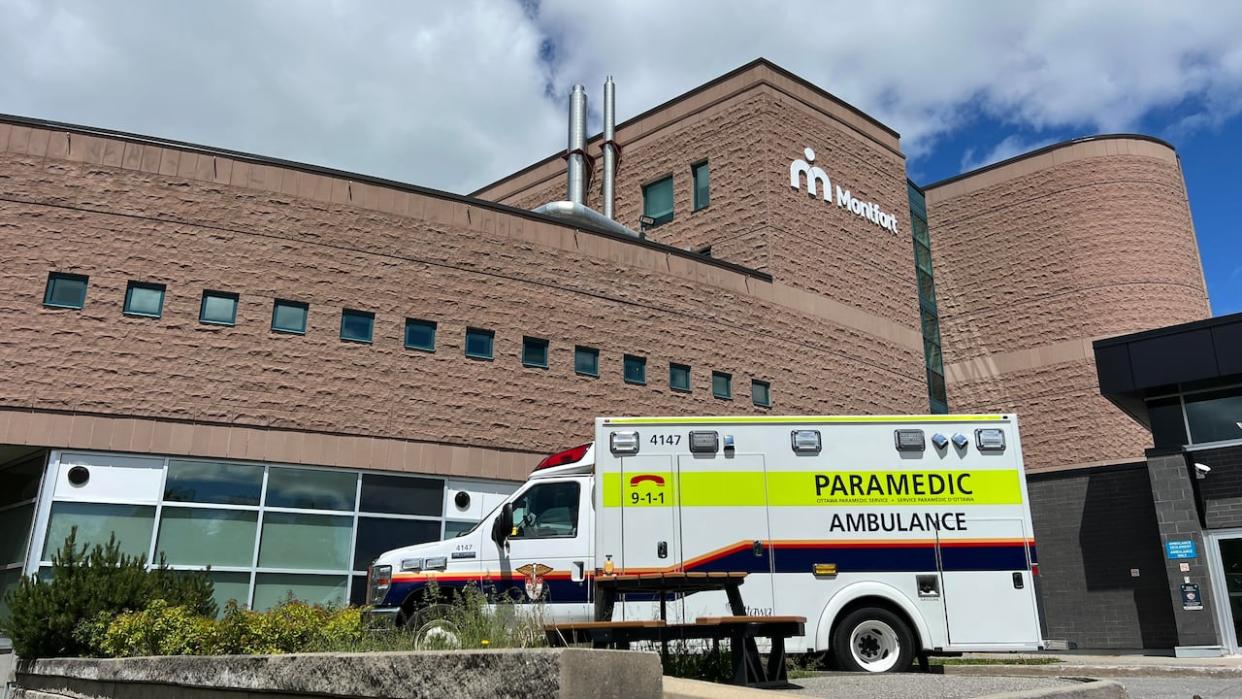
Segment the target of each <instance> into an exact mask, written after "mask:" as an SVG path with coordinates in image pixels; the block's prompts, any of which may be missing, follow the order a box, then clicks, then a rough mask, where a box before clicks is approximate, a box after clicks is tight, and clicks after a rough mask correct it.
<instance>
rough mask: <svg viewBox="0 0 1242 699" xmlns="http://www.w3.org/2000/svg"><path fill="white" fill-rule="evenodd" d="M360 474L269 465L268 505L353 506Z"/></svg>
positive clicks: (324, 507) (341, 508)
mask: <svg viewBox="0 0 1242 699" xmlns="http://www.w3.org/2000/svg"><path fill="white" fill-rule="evenodd" d="M357 487H358V475H357V474H356V473H350V472H349V471H320V470H313V469H300V468H277V467H273V468H270V469H268V472H267V500H266V505H267V506H268V507H293V508H297V509H299V510H352V509H354V499H355V497H356V496H357Z"/></svg>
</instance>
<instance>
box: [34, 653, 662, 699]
mask: <svg viewBox="0 0 1242 699" xmlns="http://www.w3.org/2000/svg"><path fill="white" fill-rule="evenodd" d="M249 692H253V693H255V694H260V693H261V694H263V695H264V696H265V697H270V699H276V698H277V697H303V696H318V697H323V696H327V697H397V698H402V699H405V698H410V699H413V698H415V697H436V698H441V697H516V696H521V697H556V696H564V697H570V696H572V697H622V696H624V697H657V696H660V693H661V670H660V658H659V656H658V655H656V654H654V653H639V652H633V651H611V650H586V649H577V648H557V649H552V648H544V649H533V650H494V651H443V652H419V653H307V654H294V655H237V656H214V657H180V656H178V657H150V658H118V659H110V660H103V659H95V658H49V659H45V660H33V661H21V662H19V663H18V666H17V689H16V693H15V694H14V697H15V698H16V699H61V698H62V697H73V698H74V699H147V698H149V697H169V698H170V699H182V698H187V699H188V698H191V697H192V698H193V699H212V698H214V697H221V698H225V697H227V698H233V699H236V698H237V697H239V696H242V695H244V694H246V693H249ZM273 695H275V696H273Z"/></svg>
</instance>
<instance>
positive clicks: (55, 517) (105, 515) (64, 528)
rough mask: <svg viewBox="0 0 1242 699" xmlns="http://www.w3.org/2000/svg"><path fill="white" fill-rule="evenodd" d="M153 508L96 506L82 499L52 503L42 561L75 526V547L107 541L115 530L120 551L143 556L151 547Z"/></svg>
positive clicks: (58, 546) (143, 506)
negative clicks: (76, 533)
mask: <svg viewBox="0 0 1242 699" xmlns="http://www.w3.org/2000/svg"><path fill="white" fill-rule="evenodd" d="M154 522H155V508H154V507H150V506H146V505H100V504H95V503H85V502H57V503H53V504H52V516H51V520H50V522H49V523H48V527H47V539H46V541H44V544H43V560H45V561H49V560H51V559H52V554H53V553H54V552H56V551H59V550H60V547H61V546H63V545H64V543H65V538H66V537H68V536H69V532H70V530H72V529H73V527H75V526H76V527H77V528H78V537H77V544H78V548H81V547H82V546H83V545H89V546H94V545H95V544H107V543H108V538H109V537H110V536H111V535H112V534H113V533H114V532H115V533H116V538H117V541H118V542H119V543H120V545H121V552H122V553H125V554H128V555H130V556H142V557H143V558H146V557H147V554H148V553H150V549H151V526H152V524H154Z"/></svg>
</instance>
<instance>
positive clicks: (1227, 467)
mask: <svg viewBox="0 0 1242 699" xmlns="http://www.w3.org/2000/svg"><path fill="white" fill-rule="evenodd" d="M1190 459H1191V461H1194V462H1197V463H1201V464H1204V465H1205V466H1210V467H1212V470H1211V472H1209V473H1208V474H1207V477H1206V478H1203V479H1202V480H1199V481H1197V482H1196V483H1197V485H1198V487H1199V495H1200V497H1201V498H1202V502H1203V513H1204V520H1205V522H1206V524H1207V527H1208V529H1227V528H1230V527H1242V446H1239V447H1228V448H1225V449H1214V450H1212V451H1197V452H1193V453H1192V454H1191V455H1190Z"/></svg>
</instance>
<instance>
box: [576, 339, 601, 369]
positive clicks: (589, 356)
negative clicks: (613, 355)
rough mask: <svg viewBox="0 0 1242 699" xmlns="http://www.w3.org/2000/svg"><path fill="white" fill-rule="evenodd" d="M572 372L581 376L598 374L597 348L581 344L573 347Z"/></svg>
mask: <svg viewBox="0 0 1242 699" xmlns="http://www.w3.org/2000/svg"><path fill="white" fill-rule="evenodd" d="M574 372H575V373H578V374H581V375H582V376H599V350H597V349H595V348H594V347H583V346H581V345H579V346H577V347H575V348H574Z"/></svg>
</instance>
